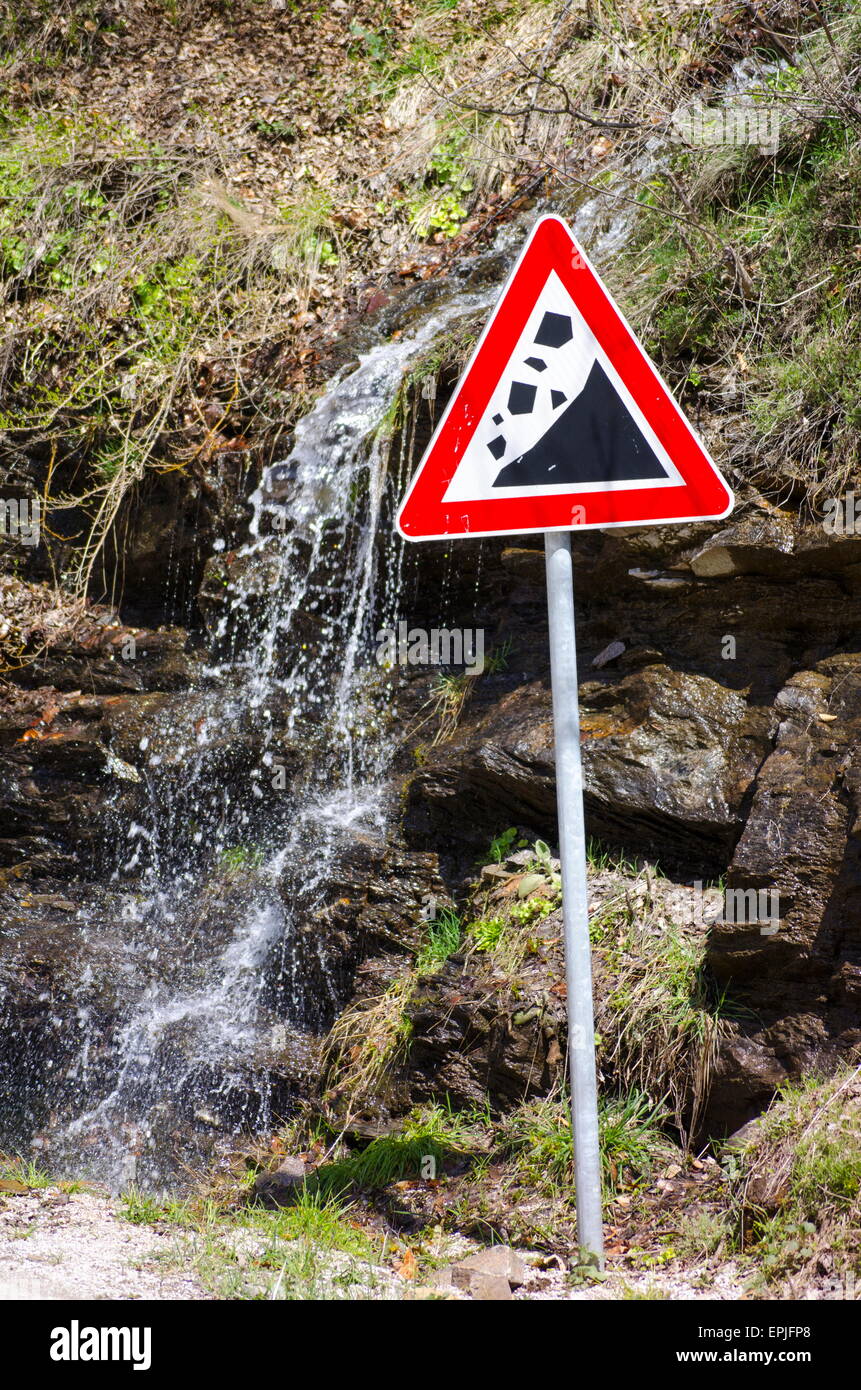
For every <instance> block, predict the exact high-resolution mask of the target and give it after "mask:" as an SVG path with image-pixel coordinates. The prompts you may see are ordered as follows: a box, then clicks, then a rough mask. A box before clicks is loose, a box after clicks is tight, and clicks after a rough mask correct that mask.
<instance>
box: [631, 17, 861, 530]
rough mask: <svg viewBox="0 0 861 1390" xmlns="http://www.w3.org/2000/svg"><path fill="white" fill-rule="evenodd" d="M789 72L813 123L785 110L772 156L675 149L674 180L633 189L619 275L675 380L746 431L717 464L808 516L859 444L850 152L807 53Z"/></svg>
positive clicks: (857, 163) (857, 293) (852, 462)
mask: <svg viewBox="0 0 861 1390" xmlns="http://www.w3.org/2000/svg"><path fill="white" fill-rule="evenodd" d="M841 32H842V34H843V38H842V39H841V41H842V42H848V41H849V39H848V38H847V34H851V31H847V30H843V31H841ZM856 32H857V29H856ZM820 38H821V36H820ZM826 57H827V55H826ZM822 59H823V54H822V53H821V52H820V54H819V59H818V61H819V62H820V64H821V62H822ZM826 66H827V63H826ZM790 76H791V80H792V85H793V86H794V87H795V88H796V89H797V95H798V96H799V97H800V99H801V102H802V104H804V102H809V103H810V104H811V106H812V107H813V108H814V109H815V107H816V105H818V106H819V107H820V109H824V114H823V115H820V116H816V117H812V118H810V119H807V120H805V121H801V122H799V121H798V120H795V121H794V122H793V119H792V117H791V115H790V114H789V111H790V110H791V107H790V108H784V110H785V111H786V112H787V114H786V115H785V116H784V121H783V126H782V128H781V144H780V149H779V153H778V154H777V155H776V156H775V155H762V154H760V153H759V151H758V150H757V149H756V147H754V146H746V147H742V148H738V149H735V150H729V151H728V150H720V151H716V152H711V153H709V152H703V151H702V150H695V151H692V152H689V153H688V152H685V153H682V154H680V155H678V156H677V158H676V161H675V168H674V173H673V178H672V181H671V180H670V179H669V178H668V177H666V176H664V175H661V176H659V177H658V178H657V179H656V180H655V181H654V183H653V185H652V187H650V188H649V189H647V190H646V191H645V192H644V194H643V196H642V202H643V206H644V213H643V215H642V217H641V218H640V219H639V222H638V224H637V226H636V228H635V231H634V235H633V237H632V239H631V241H630V242H629V244H628V246H627V247H626V248H625V250H624V252H623V254H622V258H621V268H622V273H623V276H624V275H625V268H627V274H628V280H627V288H626V292H625V293H626V299H627V305H626V307H627V309H628V312H629V313H630V314H631V316H632V317H633V318H634V320H635V322H636V324H637V326H638V327H639V329H640V331H641V332H643V333H644V334H645V337H646V340H647V346H648V348H649V349H650V351H651V352H652V353H653V355H655V356H656V357H657V358H658V360H659V362H660V363H661V365H662V367H663V369H664V370H665V371H666V372H667V373H668V375H669V376H670V379H671V381H672V383H673V384H674V385H675V386H677V387H679V388H680V389H681V390H682V391H683V393H684V394H685V395H686V396H687V397H688V399H689V400H690V401H691V402H692V403H693V402H696V401H697V400H698V399H702V401H703V402H704V403H706V402H708V404H709V408H712V409H714V408H717V409H718V410H721V409H726V408H727V407H726V406H725V405H724V404H723V402H724V400H728V401H729V407H728V408H729V409H731V410H734V411H742V412H743V414H744V416H745V418H746V419H747V420H748V422H749V423H750V424H751V425H752V430H751V431H749V432H747V434H746V438H745V440H744V442H743V443H740V444H739V446H737V450H736V454H734V456H733V458H732V459H731V460H730V461H731V462H736V461H739V460H741V461H742V462H743V466H744V469H745V471H746V473H747V476H748V477H749V478H750V479H751V480H752V481H754V482H756V483H757V484H758V485H760V486H763V485H764V486H765V487H766V489H767V490H768V491H769V492H770V493H771V494H773V495H778V496H781V497H782V498H784V499H790V498H795V499H796V500H798V501H800V502H803V503H805V504H806V505H807V506H808V507H809V508H811V509H813V510H814V511H816V510H817V509H818V508H820V507H821V503H822V501H823V499H824V498H825V497H827V496H835V495H837V494H838V493H840V492H841V491H843V490H844V488H845V487H846V486H847V485H848V483H849V482H850V480H851V478H852V477H853V476H854V473H855V471H856V469H857V460H858V455H859V447H861V409H859V405H858V392H857V380H858V373H859V368H861V262H859V259H858V253H857V246H858V237H859V225H861V192H859V188H861V180H859V172H861V154H859V148H858V142H857V131H856V129H855V127H854V125H853V124H852V123H851V121H849V120H847V119H844V118H843V117H842V116H841V115H839V114H838V113H837V111H836V110H835V109H832V110H830V111H829V110H828V107H829V104H830V103H829V101H827V100H824V99H823V94H822V90H821V80H822V79H821V75H818V73H817V70H816V69H815V68H814V67H813V66H812V64H811V63H810V62H809V61H807V59H806V58H805V57H804V47H802V58H801V64H800V67H799V68H798V69H795V70H792V72H791V74H790ZM679 190H681V193H680V192H679ZM667 209H670V210H671V215H669V216H668V215H667ZM727 392H728V393H729V394H728V395H727Z"/></svg>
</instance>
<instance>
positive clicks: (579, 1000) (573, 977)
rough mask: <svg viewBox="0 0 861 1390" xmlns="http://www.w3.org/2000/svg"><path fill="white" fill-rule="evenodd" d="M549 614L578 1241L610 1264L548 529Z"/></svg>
mask: <svg viewBox="0 0 861 1390" xmlns="http://www.w3.org/2000/svg"><path fill="white" fill-rule="evenodd" d="M544 550H545V557H546V562H547V613H548V617H549V620H550V671H551V677H552V682H553V727H554V732H555V742H556V800H557V806H558V810H559V857H560V859H561V861H562V915H563V918H564V923H565V976H566V980H567V984H568V1067H569V1072H570V1077H571V1124H572V1128H573V1132H574V1180H575V1184H576V1192H575V1196H576V1200H577V1242H578V1244H579V1246H580V1253H581V1258H582V1259H583V1260H584V1261H585V1262H587V1263H591V1264H596V1265H597V1266H598V1268H599V1269H603V1267H604V1233H603V1226H602V1220H601V1155H600V1152H599V1148H598V1087H597V1082H596V1078H595V1023H594V1015H593V1008H592V952H591V948H590V945H589V901H588V897H587V884H586V832H585V827H584V823H583V775H582V771H581V765H580V711H579V706H578V699H577V649H576V645H575V635H574V575H573V569H572V565H571V536H570V534H569V533H568V532H567V531H555V532H554V531H546V532H545V534H544Z"/></svg>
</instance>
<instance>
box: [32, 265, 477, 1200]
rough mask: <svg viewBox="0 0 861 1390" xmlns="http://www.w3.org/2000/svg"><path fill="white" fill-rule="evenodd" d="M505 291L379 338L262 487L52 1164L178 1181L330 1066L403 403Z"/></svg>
mask: <svg viewBox="0 0 861 1390" xmlns="http://www.w3.org/2000/svg"><path fill="white" fill-rule="evenodd" d="M493 294H494V291H493V290H490V289H488V290H485V291H483V292H475V293H460V294H454V295H453V296H451V297H450V298H449V299H447V300H446V302H445V303H443V304H442V305H437V306H436V307H433V308H431V309H430V310H429V311H428V312H426V313H425V314H424V315H423V316H421V317H420V318H419V319H418V320H417V322H416V323H415V325H414V326H413V327H412V328H411V329H410V331H409V332H404V333H403V334H402V335H401V336H399V337H397V338H396V339H393V340H391V341H386V342H382V343H380V344H378V345H377V346H375V347H373V348H372V349H371V350H370V351H368V352H367V353H365V354H363V355H362V356H361V357H360V359H359V364H358V366H357V367H356V368H355V369H354V370H353V371H351V372H349V374H341V375H340V376H339V377H337V378H336V379H335V380H334V381H332V382H331V383H330V385H329V386H328V388H327V389H326V390H325V391H324V393H323V395H322V396H321V397H320V399H319V401H318V402H317V404H316V406H315V407H314V408H313V409H312V410H311V411H310V412H309V413H308V414H307V415H306V416H305V417H304V418H303V419H302V420H301V421H300V422H299V424H298V426H297V428H296V433H295V442H294V447H293V449H292V452H291V453H290V455H289V457H287V458H286V459H285V460H284V461H283V462H281V463H279V464H276V465H273V466H272V467H271V468H270V469H268V470H267V472H266V474H265V476H264V479H263V481H262V483H261V485H260V487H259V488H258V490H257V492H256V493H255V494H254V495H253V497H252V498H251V503H252V506H253V519H252V522H251V526H250V535H249V540H248V543H247V544H246V545H245V546H244V547H242V549H241V550H239V551H238V552H237V553H236V554H235V555H234V556H232V557H230V562H231V563H230V573H231V576H232V577H231V579H230V583H229V588H228V589H227V590H226V599H227V601H226V603H225V605H224V609H223V612H222V613H221V616H220V617H219V619H218V621H217V622H216V623H215V624H214V628H213V633H212V639H213V640H212V657H211V661H210V664H209V666H208V667H207V669H206V672H205V676H204V681H203V689H202V690H201V691H200V692H198V693H196V694H194V695H189V696H188V706H189V707H188V711H187V713H185V714H183V716H182V717H180V719H179V720H177V716H176V706H175V704H173V703H172V704H171V706H170V709H169V710H168V711H167V712H164V713H160V714H156V716H155V719H154V721H153V723H152V726H151V727H150V728H148V730H147V733H146V734H145V735H144V736H143V737H142V738H141V741H140V754H141V759H140V762H139V764H138V766H139V769H140V771H141V773H142V775H143V776H144V777H145V779H146V782H147V785H148V790H149V798H148V810H147V814H146V815H143V816H140V817H139V818H138V819H136V820H134V821H133V822H132V823H131V824H128V825H124V824H122V823H121V822H120V821H119V820H118V823H117V844H118V846H119V850H118V853H117V855H116V863H115V867H114V870H113V875H112V883H111V903H112V905H113V909H114V911H117V910H118V911H119V922H114V923H113V924H112V927H111V946H112V951H113V953H114V973H115V976H116V979H117V981H118V985H119V989H118V993H121V995H122V1000H123V1009H122V1012H123V1020H122V1022H121V1024H120V1025H119V1026H118V1027H116V1028H115V1029H113V1030H112V1031H111V1032H110V1035H109V1036H108V1037H104V1036H101V1034H100V1031H99V1028H98V1026H97V1025H96V1023H95V1021H94V1020H93V1019H92V1018H89V1017H88V1016H87V1012H86V1010H85V1011H84V1012H83V1014H82V1016H81V1020H80V1021H81V1038H80V1047H79V1050H78V1053H77V1055H76V1057H75V1059H74V1060H73V1062H72V1064H71V1066H70V1067H69V1068H68V1071H67V1075H66V1076H65V1077H64V1079H63V1080H64V1089H65V1092H66V1095H67V1098H68V1099H67V1104H66V1106H65V1108H64V1109H63V1110H61V1112H60V1113H59V1114H58V1116H57V1119H56V1121H55V1123H54V1125H52V1126H50V1127H49V1128H48V1130H47V1131H46V1132H45V1133H44V1134H42V1135H41V1136H40V1137H39V1138H38V1139H37V1144H38V1145H40V1146H42V1147H44V1149H45V1157H46V1161H47V1162H48V1163H49V1164H50V1166H51V1167H52V1168H53V1169H54V1170H56V1169H58V1168H59V1169H61V1170H62V1169H64V1168H66V1169H68V1170H70V1171H74V1172H76V1173H78V1174H80V1173H81V1172H82V1171H83V1172H86V1173H88V1174H91V1175H93V1176H95V1177H97V1178H99V1179H101V1180H102V1181H105V1182H107V1183H109V1184H111V1185H113V1186H114V1187H122V1186H124V1185H127V1184H128V1183H130V1182H132V1181H135V1182H138V1183H141V1184H144V1185H146V1186H149V1187H154V1188H160V1187H163V1186H165V1185H168V1184H170V1182H171V1181H172V1178H173V1175H174V1173H175V1171H176V1169H177V1166H182V1165H183V1164H184V1163H188V1162H191V1161H193V1160H194V1158H195V1156H198V1155H201V1154H202V1153H204V1152H205V1151H206V1150H207V1148H208V1146H209V1144H210V1142H211V1141H213V1140H215V1139H217V1138H218V1137H220V1136H223V1135H224V1134H225V1133H227V1134H229V1133H230V1132H232V1131H235V1130H236V1129H238V1128H242V1129H251V1130H259V1129H261V1128H265V1127H266V1125H267V1124H269V1123H270V1122H272V1121H274V1120H275V1119H277V1117H278V1114H279V1113H282V1112H283V1107H284V1105H285V1104H288V1103H289V1097H290V1089H291V1084H290V1078H291V1075H292V1074H294V1073H295V1072H296V1071H297V1070H298V1071H299V1072H301V1069H302V1067H303V1065H304V1066H308V1065H312V1064H313V1063H312V1059H311V1057H310V1055H306V1053H307V1049H308V1046H309V1043H310V1041H311V1040H312V1039H313V1037H314V1036H315V1034H317V1033H319V1031H320V1030H321V1029H322V1028H324V1027H326V1026H327V1025H328V1023H329V1022H331V1020H332V1018H333V1017H334V1016H335V1014H336V1013H337V1010H338V1008H339V1006H340V1005H341V1004H342V1003H343V999H342V998H341V997H340V996H339V992H338V980H337V962H332V961H331V960H330V959H328V957H327V952H326V942H325V933H324V932H322V931H320V930H315V920H318V919H319V915H320V913H321V911H322V909H323V908H324V904H325V899H326V894H327V890H328V889H329V887H330V882H331V877H332V867H333V865H334V864H335V863H336V862H337V858H338V855H339V853H340V852H341V851H342V850H343V849H344V848H345V847H346V846H348V845H349V844H350V842H351V841H352V840H353V839H354V838H355V837H356V836H357V835H358V836H365V837H367V836H371V837H374V838H377V839H380V838H382V837H383V836H384V834H385V827H386V819H387V805H386V799H387V779H386V774H387V768H388V762H389V748H390V743H391V740H390V739H389V738H388V737H387V712H388V706H389V702H390V698H391V682H390V678H389V677H387V675H386V673H385V672H383V671H382V670H381V668H380V667H378V666H377V664H376V661H375V652H376V642H375V640H374V634H375V633H376V631H377V630H378V629H379V628H380V627H383V626H392V625H394V624H395V622H396V621H397V616H398V612H399V610H398V604H399V595H400V579H401V568H402V544H403V543H402V542H401V540H400V538H399V537H398V536H397V534H396V532H395V530H394V527H393V525H392V521H391V518H392V516H393V514H394V510H395V506H396V503H397V500H398V497H399V495H400V492H401V491H402V489H403V486H404V484H405V481H406V478H405V475H404V473H403V465H404V464H405V463H406V462H407V460H406V459H405V458H400V459H399V458H398V451H397V449H395V448H393V445H392V433H393V431H392V416H393V411H394V407H395V405H396V403H397V401H398V398H399V394H400V392H401V389H402V386H403V383H404V378H405V375H406V374H407V373H409V371H410V368H411V367H412V366H413V364H415V363H417V362H418V361H419V360H420V359H421V357H422V354H423V353H425V352H426V350H427V349H428V347H429V346H430V345H432V344H434V343H435V342H439V341H442V339H443V337H444V335H445V334H446V333H447V332H449V331H450V330H451V329H452V327H453V326H454V325H455V324H456V323H457V321H459V320H462V319H464V318H465V317H467V316H469V315H474V314H476V313H479V312H480V311H481V310H483V309H486V308H487V306H488V305H489V303H490V302H491V300H492V298H493ZM401 453H405V451H403V450H402V451H401ZM193 716H197V717H193ZM189 735H190V736H189ZM104 930H105V926H104V921H103V919H102V918H101V916H97V917H95V918H94V920H88V921H86V922H84V923H83V924H82V934H83V938H84V939H85V940H86V938H88V937H89V938H90V939H91V942H92V939H93V938H94V937H96V936H98V935H99V934H100V933H103V932H104ZM273 1059H274V1065H273ZM279 1059H280V1060H281V1061H283V1062H284V1065H283V1066H282V1067H279ZM282 1073H283V1075H282ZM279 1076H281V1081H279ZM282 1083H283V1084H282Z"/></svg>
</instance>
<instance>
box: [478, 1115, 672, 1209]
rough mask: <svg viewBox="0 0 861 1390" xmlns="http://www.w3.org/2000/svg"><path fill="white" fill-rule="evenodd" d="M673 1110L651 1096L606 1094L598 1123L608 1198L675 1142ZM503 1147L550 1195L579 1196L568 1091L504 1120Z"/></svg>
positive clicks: (645, 1171) (644, 1174)
mask: <svg viewBox="0 0 861 1390" xmlns="http://www.w3.org/2000/svg"><path fill="white" fill-rule="evenodd" d="M666 1119H667V1112H666V1109H665V1108H664V1107H663V1106H660V1105H655V1104H654V1103H653V1102H652V1101H651V1100H650V1098H649V1097H648V1096H646V1095H643V1094H642V1093H639V1092H632V1093H631V1094H630V1095H627V1096H605V1097H601V1099H600V1101H599V1110H598V1125H599V1141H600V1148H601V1173H602V1180H603V1187H604V1195H605V1199H608V1198H609V1197H611V1196H612V1195H613V1194H614V1193H615V1192H616V1191H618V1190H619V1189H620V1188H622V1187H624V1186H630V1185H631V1184H632V1183H636V1182H639V1181H641V1180H642V1179H644V1178H646V1177H648V1175H649V1174H650V1172H651V1171H652V1168H653V1166H654V1164H655V1163H656V1162H658V1161H660V1160H662V1159H665V1158H666V1156H667V1154H668V1153H669V1152H671V1145H670V1142H669V1140H668V1139H667V1137H666V1134H665V1132H664V1128H663V1126H664V1124H665V1122H666ZM502 1135H503V1139H502V1147H503V1151H504V1152H506V1153H508V1154H510V1155H511V1156H512V1157H514V1158H515V1160H516V1162H517V1168H518V1171H519V1173H520V1175H521V1177H522V1178H523V1179H524V1180H525V1181H527V1182H528V1183H529V1184H530V1185H532V1186H534V1187H537V1188H538V1189H539V1190H541V1191H544V1192H546V1193H547V1194H548V1195H550V1196H559V1195H562V1196H565V1197H566V1198H567V1199H570V1200H573V1198H574V1176H573V1175H574V1150H573V1141H572V1135H571V1114H570V1109H569V1105H568V1100H567V1097H566V1096H562V1097H559V1096H557V1097H553V1098H550V1099H547V1100H539V1101H532V1102H530V1103H529V1104H527V1105H523V1106H521V1107H520V1108H519V1109H517V1110H515V1111H514V1112H513V1113H512V1114H511V1115H510V1116H508V1117H507V1119H506V1120H505V1121H504V1122H503V1126H502Z"/></svg>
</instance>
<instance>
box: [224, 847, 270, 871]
mask: <svg viewBox="0 0 861 1390" xmlns="http://www.w3.org/2000/svg"><path fill="white" fill-rule="evenodd" d="M263 859H264V853H263V850H262V849H260V847H259V846H257V845H231V846H230V847H229V848H228V849H223V850H222V851H221V853H220V855H219V856H218V864H219V868H221V869H223V870H224V871H225V872H226V873H229V874H235V873H240V872H241V871H242V870H243V869H259V867H260V865H261V864H262V863H263Z"/></svg>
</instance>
